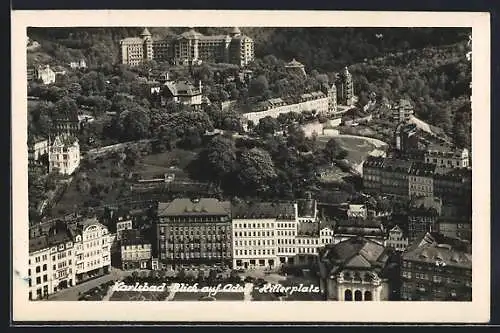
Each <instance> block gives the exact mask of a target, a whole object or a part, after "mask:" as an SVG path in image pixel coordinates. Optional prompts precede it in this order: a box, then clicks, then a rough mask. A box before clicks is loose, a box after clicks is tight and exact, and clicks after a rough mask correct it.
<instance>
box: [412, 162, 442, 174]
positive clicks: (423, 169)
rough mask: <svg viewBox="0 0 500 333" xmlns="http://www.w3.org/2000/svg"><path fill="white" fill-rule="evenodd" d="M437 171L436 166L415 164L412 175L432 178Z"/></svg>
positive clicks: (421, 163)
mask: <svg viewBox="0 0 500 333" xmlns="http://www.w3.org/2000/svg"><path fill="white" fill-rule="evenodd" d="M435 170H436V165H435V164H430V163H423V162H414V163H413V164H412V166H411V168H410V174H411V175H414V176H432V175H433V174H434V171H435Z"/></svg>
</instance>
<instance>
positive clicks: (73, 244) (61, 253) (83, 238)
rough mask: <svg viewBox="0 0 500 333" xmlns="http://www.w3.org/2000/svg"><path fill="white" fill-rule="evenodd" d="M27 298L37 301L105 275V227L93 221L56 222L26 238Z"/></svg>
mask: <svg viewBox="0 0 500 333" xmlns="http://www.w3.org/2000/svg"><path fill="white" fill-rule="evenodd" d="M30 236H31V237H30V240H29V261H28V268H29V270H28V277H29V278H30V280H29V281H28V285H29V288H30V289H29V298H30V299H38V298H43V297H46V296H48V295H50V294H53V293H56V292H58V291H59V290H61V289H64V288H67V287H71V286H74V285H76V284H77V283H80V282H83V281H85V280H87V279H88V278H90V277H92V276H97V275H101V274H106V273H108V272H109V267H110V264H111V254H110V248H111V244H110V239H109V237H108V236H109V235H108V231H107V228H106V227H105V226H103V225H102V224H100V223H99V222H97V219H95V218H93V219H85V220H80V221H78V222H74V221H73V223H71V224H66V223H65V222H56V223H54V224H53V225H51V226H49V227H48V228H47V229H46V230H44V231H43V232H39V233H34V234H32V235H30Z"/></svg>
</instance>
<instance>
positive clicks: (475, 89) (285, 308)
mask: <svg viewBox="0 0 500 333" xmlns="http://www.w3.org/2000/svg"><path fill="white" fill-rule="evenodd" d="M11 21H12V22H11V24H12V78H13V79H12V80H13V82H12V105H13V108H12V110H13V112H12V198H13V199H12V203H13V208H12V209H13V221H12V244H13V257H12V263H13V276H12V288H13V290H12V293H13V304H12V306H13V309H12V310H13V318H12V319H13V320H14V321H160V322H168V321H203V322H211V321H218V322H220V321H229V322H232V321H249V322H251V321H265V322H275V321H282V322H394V323H396V322H456V323H461V322H462V323H463V322H466V323H475V322H487V321H488V320H489V318H490V221H491V219H490V16H489V13H477V12H476V13H466V12H453V13H452V12H449V13H448V12H375V11H371V12H368V11H366V12H361V11H359V12H357V11H349V12H328V11H157V10H155V11H152V10H138V11H135V10H134V11H131V10H121V11H119V10H101V11H86V10H81V11H80V10H79V11H62V10H57V11H54V10H44V11H13V12H12V19H11ZM28 26H39V27H56V26H57V27H63V26H65V27H71V26H80V27H91V26H96V27H97V26H103V27H104V26H148V27H154V26H193V27H196V26H224V27H230V26H240V27H241V26H268V27H271V26H272V27H286V26H303V27H335V26H338V27H472V29H473V41H472V47H473V51H472V60H473V65H472V66H473V72H472V73H473V86H472V108H473V110H474V112H473V114H472V117H473V125H472V126H473V129H472V139H473V166H474V169H473V180H474V181H473V186H472V191H473V221H474V223H473V242H472V243H473V244H472V246H473V281H472V282H473V283H472V285H473V287H472V294H473V297H472V299H473V301H472V302H469V303H458V302H457V303H455V302H352V303H348V302H219V301H217V302H144V303H142V304H140V305H139V304H137V302H29V301H28V297H27V295H28V290H27V289H28V288H27V284H26V282H25V280H23V277H25V276H27V265H26V263H27V262H28V232H27V229H28V209H27V207H28V194H27V188H28V184H27V169H28V168H27V166H28V164H27V161H28V153H27V146H26V143H27V131H26V129H27V116H26V112H27V98H26V96H27V89H26V81H27V75H26V28H27V27H28ZM464 56H465V54H464Z"/></svg>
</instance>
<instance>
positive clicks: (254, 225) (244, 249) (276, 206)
mask: <svg viewBox="0 0 500 333" xmlns="http://www.w3.org/2000/svg"><path fill="white" fill-rule="evenodd" d="M231 214H232V221H233V222H232V223H233V267H235V268H240V267H242V268H250V267H269V268H274V267H278V266H279V265H280V263H284V262H286V261H287V259H288V258H289V257H293V254H292V253H293V252H292V250H289V251H285V250H284V247H285V243H286V244H288V243H290V244H289V247H292V241H291V240H290V239H291V238H294V237H293V236H292V235H291V234H292V233H293V230H294V228H296V224H297V205H296V204H294V203H271V202H262V203H253V204H247V203H238V204H234V205H232V207H231ZM289 225H290V226H291V227H288V226H289ZM285 226H287V227H286V228H285ZM283 229H286V230H283ZM285 231H286V233H287V236H288V234H290V235H289V237H286V236H285ZM285 240H286V241H285ZM282 243H283V244H282ZM287 247H288V246H287ZM292 261H293V259H292Z"/></svg>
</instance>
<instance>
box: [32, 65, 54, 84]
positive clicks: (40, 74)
mask: <svg viewBox="0 0 500 333" xmlns="http://www.w3.org/2000/svg"><path fill="white" fill-rule="evenodd" d="M36 74H37V79H38V80H40V81H41V82H42V83H43V84H52V83H54V82H56V73H55V72H54V71H53V70H52V69H51V68H50V66H49V65H45V66H40V67H39V68H38V69H37V71H36Z"/></svg>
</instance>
